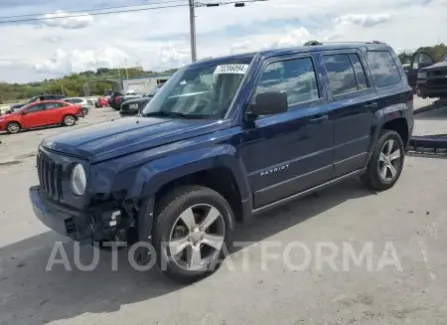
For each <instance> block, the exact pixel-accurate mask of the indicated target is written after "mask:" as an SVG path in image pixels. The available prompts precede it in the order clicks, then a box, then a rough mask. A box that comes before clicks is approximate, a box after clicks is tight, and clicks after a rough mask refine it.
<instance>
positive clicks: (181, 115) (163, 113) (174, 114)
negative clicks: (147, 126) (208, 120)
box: [141, 110, 198, 119]
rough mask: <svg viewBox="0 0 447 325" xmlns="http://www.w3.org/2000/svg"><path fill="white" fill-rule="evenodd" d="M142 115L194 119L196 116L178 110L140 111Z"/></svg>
mask: <svg viewBox="0 0 447 325" xmlns="http://www.w3.org/2000/svg"><path fill="white" fill-rule="evenodd" d="M141 115H142V116H143V117H171V118H185V119H188V118H189V119H194V118H198V117H197V115H195V116H194V115H189V114H184V113H180V112H168V111H163V110H162V111H157V112H149V113H142V114H141Z"/></svg>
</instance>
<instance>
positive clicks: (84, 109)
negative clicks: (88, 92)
mask: <svg viewBox="0 0 447 325" xmlns="http://www.w3.org/2000/svg"><path fill="white" fill-rule="evenodd" d="M64 101H65V102H68V103H71V104H76V105H81V107H82V113H83V114H84V116H85V115H87V114H88V112H89V110H90V103H89V102H88V100H87V99H85V98H83V97H67V98H64Z"/></svg>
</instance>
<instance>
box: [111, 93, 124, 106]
mask: <svg viewBox="0 0 447 325" xmlns="http://www.w3.org/2000/svg"><path fill="white" fill-rule="evenodd" d="M121 96H124V93H123V92H121V91H115V92H113V93H112V94H111V95H110V97H109V99H108V100H107V102H108V103H109V106H110V107H113V106H114V103H115V98H117V97H118V99H117V101H119V98H120V97H121Z"/></svg>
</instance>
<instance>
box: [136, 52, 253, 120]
mask: <svg viewBox="0 0 447 325" xmlns="http://www.w3.org/2000/svg"><path fill="white" fill-rule="evenodd" d="M250 61H251V59H244V60H240V59H239V60H231V61H230V60H229V61H228V62H219V63H216V62H212V63H209V64H203V65H198V66H191V67H186V68H183V69H180V70H179V71H177V72H176V73H175V74H174V75H173V76H172V77H171V78H169V80H168V81H167V82H166V83H165V84H164V85H163V87H161V88H160V89H159V91H158V92H157V93H156V95H155V96H154V98H153V99H152V100H151V101H150V102H149V103H148V104H147V105H146V107H145V108H144V109H143V111H142V114H141V115H142V116H159V117H179V118H198V119H200V118H205V119H220V118H223V117H224V116H225V114H226V112H227V111H228V108H229V106H230V104H231V102H232V101H233V98H234V96H235V94H236V91H237V89H238V88H239V85H240V84H241V81H242V79H243V78H244V76H245V74H246V73H247V71H248V67H249V64H250Z"/></svg>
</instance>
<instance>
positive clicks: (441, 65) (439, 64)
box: [420, 61, 447, 71]
mask: <svg viewBox="0 0 447 325" xmlns="http://www.w3.org/2000/svg"><path fill="white" fill-rule="evenodd" d="M434 69H447V62H446V61H441V62H437V63H435V64H432V65H431V66H428V67H425V68H422V69H420V71H429V70H434Z"/></svg>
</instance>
